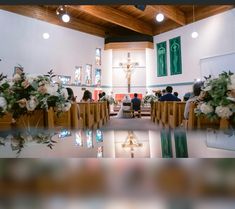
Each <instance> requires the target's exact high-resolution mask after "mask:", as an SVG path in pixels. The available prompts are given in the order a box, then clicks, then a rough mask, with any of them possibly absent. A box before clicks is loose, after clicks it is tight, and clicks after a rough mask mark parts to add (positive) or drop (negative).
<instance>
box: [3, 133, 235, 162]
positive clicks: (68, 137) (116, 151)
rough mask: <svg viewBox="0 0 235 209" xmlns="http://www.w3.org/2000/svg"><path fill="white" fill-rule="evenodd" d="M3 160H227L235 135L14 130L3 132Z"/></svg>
mask: <svg viewBox="0 0 235 209" xmlns="http://www.w3.org/2000/svg"><path fill="white" fill-rule="evenodd" d="M0 157H2V158H3V157H13V158H14V157H23V158H34V157H38V158H47V157H66V158H67V157H77V158H188V157H190V158H214V157H216V158H227V157H235V134H234V132H222V131H215V130H207V131H187V132H186V131H185V130H184V129H174V130H171V129H162V130H161V131H156V130H149V131H141V130H134V131H133V130H132V131H126V130H125V131H124V130H114V131H113V130H106V131H104V130H100V129H98V130H73V131H72V130H67V129H61V130H59V131H58V130H57V131H55V130H40V129H33V130H30V131H28V130H14V131H13V132H12V131H11V132H0Z"/></svg>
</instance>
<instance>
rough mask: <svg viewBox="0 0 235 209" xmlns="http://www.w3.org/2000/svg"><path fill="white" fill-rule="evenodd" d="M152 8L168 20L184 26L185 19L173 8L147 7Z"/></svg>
mask: <svg viewBox="0 0 235 209" xmlns="http://www.w3.org/2000/svg"><path fill="white" fill-rule="evenodd" d="M149 6H150V7H152V8H153V9H154V10H155V11H160V12H161V13H163V14H164V15H165V16H166V17H167V18H168V19H170V20H172V21H174V22H176V23H177V24H179V25H185V24H186V18H185V15H184V13H183V12H182V11H181V10H179V9H177V8H175V7H174V6H168V5H149Z"/></svg>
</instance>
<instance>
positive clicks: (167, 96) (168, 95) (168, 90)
mask: <svg viewBox="0 0 235 209" xmlns="http://www.w3.org/2000/svg"><path fill="white" fill-rule="evenodd" d="M172 91H173V88H172V87H171V86H167V87H166V94H165V95H163V96H161V97H160V99H159V101H179V100H178V98H177V97H175V96H174V95H173V94H172Z"/></svg>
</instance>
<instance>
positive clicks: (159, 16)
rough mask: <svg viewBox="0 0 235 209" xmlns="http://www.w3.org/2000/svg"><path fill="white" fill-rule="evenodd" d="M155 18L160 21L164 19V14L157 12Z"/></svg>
mask: <svg viewBox="0 0 235 209" xmlns="http://www.w3.org/2000/svg"><path fill="white" fill-rule="evenodd" d="M156 20H157V21H158V22H162V21H163V20H164V15H163V14H162V13H158V14H157V16H156Z"/></svg>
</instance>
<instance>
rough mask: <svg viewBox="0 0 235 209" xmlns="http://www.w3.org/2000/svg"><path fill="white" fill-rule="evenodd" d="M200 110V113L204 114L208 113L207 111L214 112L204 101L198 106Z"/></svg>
mask: <svg viewBox="0 0 235 209" xmlns="http://www.w3.org/2000/svg"><path fill="white" fill-rule="evenodd" d="M199 108H200V110H201V112H202V113H204V114H209V113H212V112H214V109H213V107H212V106H210V105H208V104H206V103H202V104H201V105H200V106H199Z"/></svg>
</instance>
